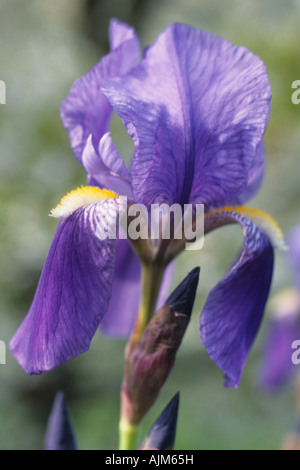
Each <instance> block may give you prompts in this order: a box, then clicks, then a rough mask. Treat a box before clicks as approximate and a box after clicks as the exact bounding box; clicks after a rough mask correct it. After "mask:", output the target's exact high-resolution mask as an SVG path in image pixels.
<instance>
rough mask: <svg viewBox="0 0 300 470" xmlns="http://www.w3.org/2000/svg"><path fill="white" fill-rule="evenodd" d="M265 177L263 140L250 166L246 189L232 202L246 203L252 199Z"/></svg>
mask: <svg viewBox="0 0 300 470" xmlns="http://www.w3.org/2000/svg"><path fill="white" fill-rule="evenodd" d="M264 177H265V154H264V145H263V141H261V143H260V145H258V146H257V152H256V156H255V160H254V163H253V166H252V167H251V168H250V170H249V173H248V184H247V187H246V189H245V191H244V192H243V193H242V194H240V195H239V196H238V197H237V198H235V199H234V200H233V201H231V202H230V204H238V205H240V204H244V203H245V202H247V201H249V200H250V199H252V198H253V197H254V196H255V194H256V193H257V192H258V190H259V188H260V187H261V184H262V182H263V180H264Z"/></svg>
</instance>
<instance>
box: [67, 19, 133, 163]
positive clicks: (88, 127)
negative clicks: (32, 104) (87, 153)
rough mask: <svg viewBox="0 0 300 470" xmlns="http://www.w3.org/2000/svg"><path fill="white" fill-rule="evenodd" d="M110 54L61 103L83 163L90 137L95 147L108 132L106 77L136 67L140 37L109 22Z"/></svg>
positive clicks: (125, 28) (76, 154)
mask: <svg viewBox="0 0 300 470" xmlns="http://www.w3.org/2000/svg"><path fill="white" fill-rule="evenodd" d="M110 42H111V48H112V49H111V52H110V53H109V54H107V55H106V56H104V57H103V58H102V59H101V60H100V61H99V62H98V63H97V64H96V65H95V66H94V67H93V68H92V69H91V70H90V72H88V73H87V74H86V75H84V76H83V77H81V78H79V79H78V80H76V81H75V83H74V84H73V86H72V88H71V91H70V93H69V95H68V96H67V98H66V99H65V100H64V101H63V102H62V104H61V119H62V121H63V124H64V126H65V128H66V129H67V130H68V134H69V139H70V142H71V146H72V149H73V151H74V154H75V156H76V158H77V159H78V160H79V161H80V162H81V161H82V153H83V149H84V148H85V145H86V142H87V139H88V137H89V135H92V142H93V145H94V147H95V148H97V147H98V145H99V140H100V138H101V137H102V136H103V134H105V133H106V132H107V131H108V128H109V123H110V119H111V116H112V112H113V110H112V107H111V105H110V104H109V102H108V100H107V98H106V97H105V96H104V94H103V93H102V91H101V87H102V81H103V78H105V77H116V76H120V75H123V74H125V73H127V72H128V70H130V68H131V67H133V66H134V65H136V64H137V62H138V60H139V56H140V46H139V41H138V38H137V36H136V34H135V32H134V30H133V28H131V27H129V26H127V25H126V24H125V23H122V22H120V21H117V20H115V19H114V20H112V21H111V23H110Z"/></svg>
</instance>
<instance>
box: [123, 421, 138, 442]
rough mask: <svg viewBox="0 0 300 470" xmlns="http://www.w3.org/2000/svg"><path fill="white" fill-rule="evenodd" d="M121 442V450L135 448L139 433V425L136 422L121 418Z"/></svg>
mask: <svg viewBox="0 0 300 470" xmlns="http://www.w3.org/2000/svg"><path fill="white" fill-rule="evenodd" d="M119 433H120V442H119V450H133V449H135V443H136V438H137V434H138V427H137V426H136V425H134V424H130V423H128V422H127V421H126V420H124V419H121V420H120V424H119Z"/></svg>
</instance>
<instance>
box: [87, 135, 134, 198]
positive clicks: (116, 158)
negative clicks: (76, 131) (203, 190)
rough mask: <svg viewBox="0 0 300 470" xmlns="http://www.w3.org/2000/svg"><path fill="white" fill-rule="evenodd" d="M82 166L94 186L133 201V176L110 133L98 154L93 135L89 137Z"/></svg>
mask: <svg viewBox="0 0 300 470" xmlns="http://www.w3.org/2000/svg"><path fill="white" fill-rule="evenodd" d="M82 164H83V166H84V168H85V170H86V172H87V173H88V179H89V181H90V182H92V184H93V185H97V186H100V187H101V188H106V189H110V190H112V191H114V192H116V193H117V194H121V195H122V196H127V197H129V198H130V199H132V197H133V196H132V190H131V176H130V173H129V171H128V170H127V168H126V165H125V163H124V160H123V159H122V157H121V156H120V155H119V152H118V150H117V148H116V146H115V144H114V143H113V141H112V139H111V136H110V134H109V133H106V134H104V135H103V136H102V137H101V139H100V142H99V149H98V151H97V152H96V151H95V148H94V145H93V143H92V135H90V136H89V137H88V140H87V143H86V146H85V148H84V151H83V155H82Z"/></svg>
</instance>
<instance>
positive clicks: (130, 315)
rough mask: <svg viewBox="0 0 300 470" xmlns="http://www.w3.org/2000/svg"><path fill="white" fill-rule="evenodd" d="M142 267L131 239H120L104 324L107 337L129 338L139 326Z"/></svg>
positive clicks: (117, 244)
mask: <svg viewBox="0 0 300 470" xmlns="http://www.w3.org/2000/svg"><path fill="white" fill-rule="evenodd" d="M140 281H141V267H140V262H139V260H138V258H137V256H136V254H135V253H134V252H133V251H132V249H131V247H130V245H129V242H128V240H122V239H119V240H117V243H116V262H115V267H114V276H113V284H112V295H111V298H110V302H109V306H108V310H107V314H106V315H105V317H104V319H103V320H102V322H101V331H102V333H104V334H105V335H109V336H116V337H124V338H126V337H128V336H129V335H130V333H131V332H132V330H133V327H134V325H135V321H136V317H137V312H138V307H139V301H140V289H141V286H140Z"/></svg>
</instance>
